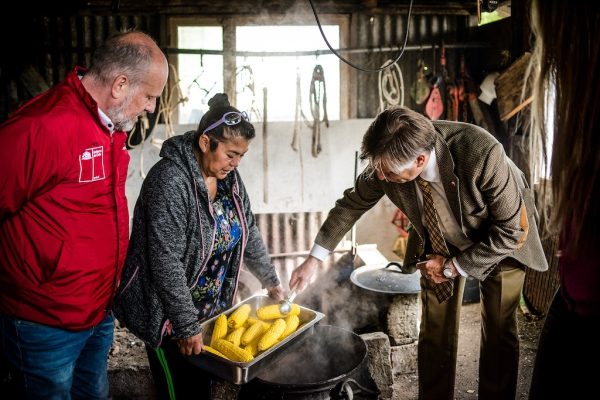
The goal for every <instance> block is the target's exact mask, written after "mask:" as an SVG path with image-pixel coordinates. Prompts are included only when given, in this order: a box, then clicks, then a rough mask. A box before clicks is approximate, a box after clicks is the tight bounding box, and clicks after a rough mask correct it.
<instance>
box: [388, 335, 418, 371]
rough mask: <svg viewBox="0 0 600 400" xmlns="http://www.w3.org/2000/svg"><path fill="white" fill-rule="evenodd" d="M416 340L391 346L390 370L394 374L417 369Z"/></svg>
mask: <svg viewBox="0 0 600 400" xmlns="http://www.w3.org/2000/svg"><path fill="white" fill-rule="evenodd" d="M417 354H418V352H417V342H414V343H410V344H404V345H400V346H391V361H392V371H393V374H394V375H402V374H411V373H413V372H416V371H417Z"/></svg>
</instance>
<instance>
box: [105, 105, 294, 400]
mask: <svg viewBox="0 0 600 400" xmlns="http://www.w3.org/2000/svg"><path fill="white" fill-rule="evenodd" d="M208 104H209V106H210V109H209V110H208V112H207V113H206V114H205V115H204V116H203V117H202V120H201V121H200V124H199V126H198V130H196V131H190V132H187V133H185V134H184V135H181V136H175V137H172V138H170V139H168V140H166V141H165V142H164V144H163V147H162V150H161V152H160V155H161V157H162V159H161V160H160V161H159V162H158V163H156V164H155V165H154V166H153V167H152V169H151V170H150V171H149V172H148V176H147V177H146V179H145V180H144V184H143V185H142V189H141V192H140V196H139V198H138V200H137V203H136V206H135V211H134V217H133V231H132V234H131V240H130V244H129V250H128V254H127V260H126V263H125V267H124V270H123V274H122V277H121V281H120V284H119V289H118V294H117V297H116V299H115V304H114V313H115V315H116V317H117V318H118V319H119V321H120V322H121V323H122V324H123V325H125V326H126V327H127V328H128V329H129V330H130V331H131V332H132V333H134V334H135V335H136V336H138V337H139V338H140V339H142V340H143V341H144V342H145V343H146V348H147V353H148V360H149V362H150V367H151V370H152V375H153V377H154V380H155V383H156V386H157V391H158V393H159V396H160V398H166V399H172V398H175V396H176V397H177V398H185V397H189V396H192V397H196V398H210V397H208V396H210V377H209V376H205V374H203V373H202V372H201V371H200V370H198V369H197V368H196V367H194V366H193V365H192V364H190V363H189V362H187V361H186V360H185V355H191V354H199V353H200V351H201V350H202V347H203V342H202V329H201V326H200V324H201V322H202V321H204V320H206V319H209V318H211V317H213V316H214V315H217V314H219V313H220V312H222V311H224V310H226V309H228V308H230V307H231V306H232V303H233V299H234V297H235V293H236V288H237V283H238V278H239V273H240V268H241V267H242V264H244V265H246V267H247V268H248V269H249V270H250V272H251V273H253V274H254V275H255V276H256V277H257V278H258V280H259V281H260V282H261V284H262V285H263V287H265V288H267V291H268V293H269V295H270V296H271V297H272V298H275V299H278V300H281V299H282V298H283V290H282V288H281V285H280V282H279V278H278V277H277V273H276V271H275V268H274V267H273V265H272V264H271V262H270V258H269V256H268V253H267V250H266V247H265V245H264V242H263V241H262V238H261V236H260V233H259V231H258V228H257V226H256V223H255V219H254V214H253V213H252V210H251V207H250V200H249V199H248V194H247V192H246V190H245V188H244V184H243V182H242V179H241V177H240V175H239V173H238V171H237V166H238V165H239V163H240V161H241V159H242V157H243V156H244V154H245V153H246V151H247V150H248V146H249V144H250V140H251V139H252V138H254V136H255V133H254V127H253V126H252V124H251V123H250V122H249V121H248V118H247V116H246V114H245V113H242V112H240V111H238V110H237V109H236V108H234V107H232V106H231V105H230V104H229V101H228V99H227V95H226V94H217V95H215V96H214V97H213V98H212V99H211V100H210V101H209V102H208Z"/></svg>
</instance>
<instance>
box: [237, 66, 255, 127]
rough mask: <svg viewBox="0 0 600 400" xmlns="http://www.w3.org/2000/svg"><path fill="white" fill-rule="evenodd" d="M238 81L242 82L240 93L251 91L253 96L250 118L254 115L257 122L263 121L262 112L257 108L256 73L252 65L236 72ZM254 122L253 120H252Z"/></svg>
mask: <svg viewBox="0 0 600 400" xmlns="http://www.w3.org/2000/svg"><path fill="white" fill-rule="evenodd" d="M235 75H236V80H237V81H238V82H241V85H242V90H241V91H240V92H238V93H244V92H245V91H249V92H250V95H251V103H250V110H249V111H248V116H249V117H250V116H251V115H252V114H254V116H255V117H256V119H255V121H261V120H262V116H261V114H260V110H259V109H258V107H257V106H256V90H255V86H254V71H253V70H252V67H251V66H250V65H242V66H241V67H240V68H239V69H238V70H237V72H236V74H235ZM250 119H251V120H252V118H250Z"/></svg>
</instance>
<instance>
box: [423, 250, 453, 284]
mask: <svg viewBox="0 0 600 400" xmlns="http://www.w3.org/2000/svg"><path fill="white" fill-rule="evenodd" d="M427 258H428V259H429V261H423V262H419V263H417V268H419V269H420V270H421V275H422V276H423V277H425V279H427V280H430V281H432V282H434V283H442V282H446V281H447V280H448V278H446V277H445V276H444V262H445V261H446V258H444V257H443V256H439V255H436V254H428V255H427ZM455 273H456V272H455Z"/></svg>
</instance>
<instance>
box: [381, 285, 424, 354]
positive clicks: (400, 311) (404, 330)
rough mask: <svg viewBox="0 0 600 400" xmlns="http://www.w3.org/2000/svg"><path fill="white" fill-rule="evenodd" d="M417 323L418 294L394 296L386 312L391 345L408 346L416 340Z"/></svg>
mask: <svg viewBox="0 0 600 400" xmlns="http://www.w3.org/2000/svg"><path fill="white" fill-rule="evenodd" d="M419 323H420V302H419V294H418V293H417V294H402V295H396V296H394V299H393V300H392V303H391V304H390V306H389V308H388V312H387V325H388V327H387V328H388V334H389V335H390V339H391V341H392V345H402V344H408V343H412V342H414V341H415V340H417V339H418V338H419Z"/></svg>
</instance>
